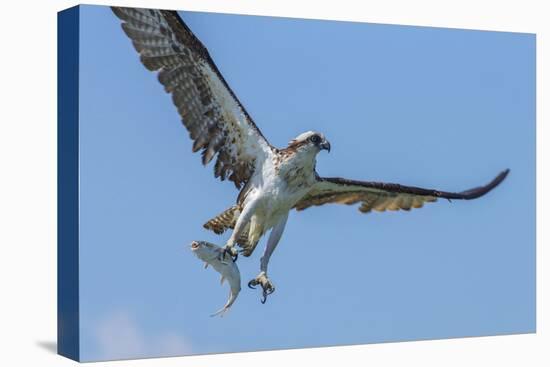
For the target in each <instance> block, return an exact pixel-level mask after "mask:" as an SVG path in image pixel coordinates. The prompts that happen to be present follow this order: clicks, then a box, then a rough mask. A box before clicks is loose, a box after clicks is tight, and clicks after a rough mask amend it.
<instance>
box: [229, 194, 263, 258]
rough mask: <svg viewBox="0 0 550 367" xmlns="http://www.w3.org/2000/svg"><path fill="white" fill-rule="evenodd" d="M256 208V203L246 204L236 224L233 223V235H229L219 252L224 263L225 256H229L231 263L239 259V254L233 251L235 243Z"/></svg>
mask: <svg viewBox="0 0 550 367" xmlns="http://www.w3.org/2000/svg"><path fill="white" fill-rule="evenodd" d="M256 206H257V202H255V201H252V202H250V203H248V204H247V205H246V206H245V207H244V209H243V212H242V213H241V214H240V215H239V218H238V219H237V222H236V223H235V228H234V229H233V233H231V237H230V238H229V240H228V241H227V243H226V244H225V246H224V247H223V249H222V252H221V259H220V260H221V261H222V262H225V255H226V254H229V256H230V257H231V259H232V260H233V262H235V261H237V258H238V257H239V253H238V252H237V250H236V249H235V243H237V239H238V238H239V237H240V235H241V232H242V231H243V230H244V229H245V228H246V224H247V223H248V221H250V218H251V217H252V214H254V210H255V208H256Z"/></svg>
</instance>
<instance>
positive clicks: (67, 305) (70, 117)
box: [57, 6, 80, 361]
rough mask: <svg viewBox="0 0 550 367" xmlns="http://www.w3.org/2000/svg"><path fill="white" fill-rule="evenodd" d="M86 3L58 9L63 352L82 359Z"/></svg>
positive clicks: (59, 296) (59, 348)
mask: <svg viewBox="0 0 550 367" xmlns="http://www.w3.org/2000/svg"><path fill="white" fill-rule="evenodd" d="M79 17H80V7H79V6H74V7H71V8H69V9H65V10H62V11H60V12H58V13H57V101H58V102H57V103H58V104H57V167H58V171H57V208H58V210H57V353H58V354H59V355H62V356H64V357H67V358H70V359H72V360H75V361H79V360H80V332H79V329H80V325H79V324H80V323H79V317H80V314H79V265H78V264H79V249H78V246H79V241H78V239H79V231H78V225H79V215H78V214H79V210H78V204H79V200H78V199H79V187H78V186H79V182H78V172H79V158H78V131H79V129H78V117H79V108H78V102H79V101H78V98H79V93H78V91H79V90H78V88H79V36H80V29H79V26H80V19H79Z"/></svg>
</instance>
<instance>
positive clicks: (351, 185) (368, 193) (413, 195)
mask: <svg viewBox="0 0 550 367" xmlns="http://www.w3.org/2000/svg"><path fill="white" fill-rule="evenodd" d="M508 172H509V170H505V171H503V172H501V173H500V174H499V175H498V176H497V177H495V178H494V179H493V181H491V182H489V183H488V184H487V185H485V186H481V187H476V188H473V189H470V190H466V191H462V192H445V191H439V190H432V189H422V188H420V187H413V186H403V185H399V184H393V183H382V182H367V181H353V180H347V179H344V178H339V177H331V178H324V177H318V178H317V183H316V184H315V185H314V186H313V188H312V189H311V190H310V191H309V193H307V194H306V195H305V196H304V197H303V198H302V199H301V200H300V201H299V202H298V203H297V204H296V205H295V206H294V208H296V210H303V209H306V208H309V207H310V206H314V205H323V204H328V203H336V204H347V205H351V204H356V203H361V206H360V207H359V210H360V211H361V212H363V213H368V212H370V211H371V210H376V211H380V212H383V211H386V210H400V209H401V210H410V209H411V208H421V207H422V206H423V205H424V203H427V202H433V201H436V200H437V199H438V198H445V199H449V200H451V199H458V200H471V199H476V198H478V197H480V196H483V195H485V194H486V193H488V192H489V191H491V190H492V189H493V188H495V187H496V186H497V185H498V184H500V183H501V182H502V180H504V179H505V178H506V176H507V175H508Z"/></svg>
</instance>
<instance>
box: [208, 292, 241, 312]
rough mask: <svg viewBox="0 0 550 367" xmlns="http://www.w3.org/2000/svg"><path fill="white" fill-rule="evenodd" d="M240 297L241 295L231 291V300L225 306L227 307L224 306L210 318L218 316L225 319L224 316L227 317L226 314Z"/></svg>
mask: <svg viewBox="0 0 550 367" xmlns="http://www.w3.org/2000/svg"><path fill="white" fill-rule="evenodd" d="M238 295H239V293H233V292H232V291H229V299H228V300H227V303H226V304H225V306H223V307H222V308H221V309H219V310H218V311H216V312H214V313H213V314H212V315H210V317H214V316H218V315H220V317H223V315H225V313H226V312H227V311H228V310H229V308H230V307H231V306H232V305H233V303H234V302H235V300H236V299H237V296H238Z"/></svg>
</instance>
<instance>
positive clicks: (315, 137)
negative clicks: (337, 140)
mask: <svg viewBox="0 0 550 367" xmlns="http://www.w3.org/2000/svg"><path fill="white" fill-rule="evenodd" d="M309 140H310V141H311V142H312V143H313V144H319V143H320V142H321V137H320V136H319V135H313V136H312V137H311V138H309Z"/></svg>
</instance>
